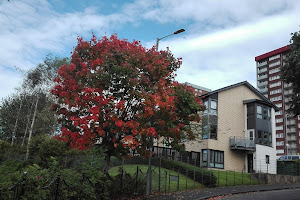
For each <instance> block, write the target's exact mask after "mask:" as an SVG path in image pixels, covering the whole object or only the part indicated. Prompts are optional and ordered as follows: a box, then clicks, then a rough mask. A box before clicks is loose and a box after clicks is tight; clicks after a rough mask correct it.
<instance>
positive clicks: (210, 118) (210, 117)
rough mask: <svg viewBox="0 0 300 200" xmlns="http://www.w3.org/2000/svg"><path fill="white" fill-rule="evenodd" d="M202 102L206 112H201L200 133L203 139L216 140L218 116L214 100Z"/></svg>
mask: <svg viewBox="0 0 300 200" xmlns="http://www.w3.org/2000/svg"><path fill="white" fill-rule="evenodd" d="M203 102H204V105H205V107H206V110H205V111H204V112H203V116H202V132H203V137H202V138H203V139H217V132H218V130H217V127H218V126H217V124H218V116H217V113H218V112H217V110H218V108H217V107H218V105H217V101H216V100H214V99H210V98H209V99H207V100H205V101H203Z"/></svg>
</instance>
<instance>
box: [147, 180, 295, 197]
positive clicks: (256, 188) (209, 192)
mask: <svg viewBox="0 0 300 200" xmlns="http://www.w3.org/2000/svg"><path fill="white" fill-rule="evenodd" d="M295 188H300V183H297V184H286V185H248V186H232V187H218V188H207V189H202V190H191V191H184V192H178V193H167V194H164V195H157V196H152V197H151V198H150V199H151V200H173V199H176V200H179V199H192V200H200V199H209V198H213V197H218V196H226V195H230V194H242V193H249V192H262V191H272V190H286V189H295Z"/></svg>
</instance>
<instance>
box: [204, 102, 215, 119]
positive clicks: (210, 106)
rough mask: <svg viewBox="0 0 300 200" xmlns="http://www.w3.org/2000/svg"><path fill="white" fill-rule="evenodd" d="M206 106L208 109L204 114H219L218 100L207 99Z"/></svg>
mask: <svg viewBox="0 0 300 200" xmlns="http://www.w3.org/2000/svg"><path fill="white" fill-rule="evenodd" d="M204 106H205V107H206V110H205V111H204V113H203V114H208V113H210V114H213V115H217V101H216V100H212V99H209V100H207V101H204Z"/></svg>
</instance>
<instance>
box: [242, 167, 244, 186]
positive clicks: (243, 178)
mask: <svg viewBox="0 0 300 200" xmlns="http://www.w3.org/2000/svg"><path fill="white" fill-rule="evenodd" d="M243 175H244V170H242V185H244V177H243Z"/></svg>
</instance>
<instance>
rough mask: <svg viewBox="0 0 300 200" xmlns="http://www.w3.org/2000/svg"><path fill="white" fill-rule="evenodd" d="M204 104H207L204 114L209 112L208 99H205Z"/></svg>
mask: <svg viewBox="0 0 300 200" xmlns="http://www.w3.org/2000/svg"><path fill="white" fill-rule="evenodd" d="M203 104H204V106H205V110H204V112H203V114H207V113H208V101H204V103H203Z"/></svg>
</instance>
